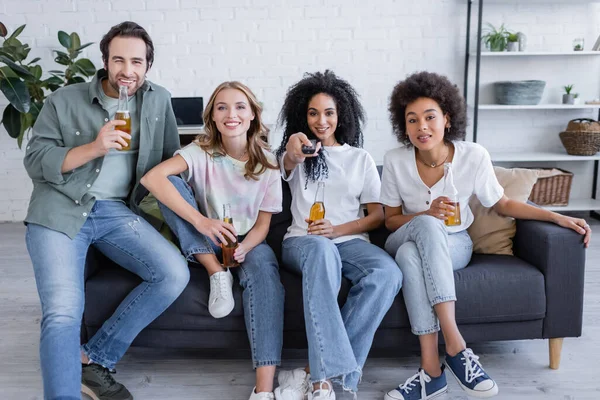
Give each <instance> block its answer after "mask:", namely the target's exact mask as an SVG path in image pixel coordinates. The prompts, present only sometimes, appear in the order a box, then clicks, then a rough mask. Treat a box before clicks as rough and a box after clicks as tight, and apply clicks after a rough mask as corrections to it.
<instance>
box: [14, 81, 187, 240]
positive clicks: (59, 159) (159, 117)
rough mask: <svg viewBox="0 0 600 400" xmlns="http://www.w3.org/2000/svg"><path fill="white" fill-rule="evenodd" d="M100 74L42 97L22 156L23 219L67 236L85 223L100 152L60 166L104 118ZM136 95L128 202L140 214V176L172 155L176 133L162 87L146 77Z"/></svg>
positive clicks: (167, 95)
mask: <svg viewBox="0 0 600 400" xmlns="http://www.w3.org/2000/svg"><path fill="white" fill-rule="evenodd" d="M104 77H106V71H105V70H100V71H98V73H97V74H96V76H95V77H94V79H93V80H92V81H91V82H87V83H79V84H75V85H69V86H66V87H64V88H61V89H59V90H57V91H56V92H54V93H52V94H51V95H50V96H48V98H47V99H46V101H45V103H44V106H43V107H42V110H41V112H40V115H39V116H38V118H37V120H36V122H35V126H34V127H33V134H32V136H31V140H30V141H29V143H28V144H27V150H26V153H25V158H24V161H23V163H24V165H25V169H26V170H27V173H28V174H29V176H30V177H31V180H32V181H33V193H32V194H31V200H30V202H29V208H28V210H27V217H26V218H25V222H26V223H32V224H39V225H42V226H45V227H47V228H50V229H54V230H56V231H59V232H63V233H65V234H66V235H68V236H69V237H70V238H74V237H75V236H76V235H77V233H78V232H79V230H80V229H81V227H82V226H83V224H84V223H85V220H86V219H87V216H88V214H89V213H90V210H91V209H92V207H93V205H94V202H95V199H94V197H93V196H91V195H90V194H89V193H88V192H89V190H90V188H91V187H92V185H93V184H94V181H95V180H96V178H97V177H98V174H99V173H100V171H101V170H102V164H103V161H104V157H98V158H96V159H94V160H92V161H89V162H88V163H86V164H84V165H82V166H80V167H78V168H75V169H74V170H72V171H68V172H66V173H62V172H61V168H62V164H63V162H64V159H65V156H66V155H67V152H68V151H69V150H70V149H72V148H74V147H77V146H81V145H84V144H87V143H91V142H93V141H94V140H95V139H96V137H97V136H98V132H99V131H100V129H101V128H102V126H104V125H105V124H106V123H107V122H108V118H109V116H108V113H107V112H106V111H105V110H104V109H103V108H102V106H101V105H100V104H99V102H98V97H99V94H98V81H99V80H100V79H102V78H104ZM136 100H137V104H138V115H139V116H140V121H139V126H140V146H139V153H138V159H137V163H136V170H135V182H134V185H133V189H132V191H131V193H130V195H129V201H128V203H129V207H130V208H131V209H132V210H133V211H134V212H135V213H137V214H139V213H140V210H139V203H140V201H141V200H142V198H143V197H144V196H145V195H146V194H147V193H148V192H147V191H146V190H145V188H144V187H143V186H141V185H140V179H141V178H142V176H144V174H145V173H146V172H148V171H149V170H150V169H151V168H152V167H154V166H155V165H157V164H158V163H160V162H161V161H162V160H165V159H167V158H170V157H171V156H172V155H173V153H174V152H175V151H176V150H177V149H178V148H179V135H178V132H177V123H176V121H175V115H174V114H173V108H172V106H171V95H170V93H169V92H168V91H167V90H166V89H164V88H163V87H161V86H159V85H156V84H154V83H150V82H149V81H146V82H144V84H143V85H142V87H141V88H140V89H139V90H138V91H137V92H136ZM114 173H115V174H118V173H119V171H114Z"/></svg>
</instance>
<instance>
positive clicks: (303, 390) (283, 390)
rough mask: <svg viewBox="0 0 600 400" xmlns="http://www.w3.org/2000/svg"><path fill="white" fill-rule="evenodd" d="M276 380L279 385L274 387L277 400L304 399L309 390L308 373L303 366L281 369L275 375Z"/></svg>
mask: <svg viewBox="0 0 600 400" xmlns="http://www.w3.org/2000/svg"><path fill="white" fill-rule="evenodd" d="M277 381H279V387H278V388H276V389H275V398H276V399H277V400H306V396H307V395H308V393H310V392H311V384H310V375H309V374H307V373H306V371H305V370H304V368H297V369H293V370H291V371H283V370H281V371H279V375H277Z"/></svg>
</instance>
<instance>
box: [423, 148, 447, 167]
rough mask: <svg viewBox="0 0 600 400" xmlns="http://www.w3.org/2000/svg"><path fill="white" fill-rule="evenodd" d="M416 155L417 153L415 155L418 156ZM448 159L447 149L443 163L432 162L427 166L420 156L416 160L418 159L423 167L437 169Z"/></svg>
mask: <svg viewBox="0 0 600 400" xmlns="http://www.w3.org/2000/svg"><path fill="white" fill-rule="evenodd" d="M446 147H448V146H446ZM418 154H419V153H417V155H418ZM448 157H450V149H448V152H447V153H446V158H444V161H442V162H441V163H435V162H432V163H431V164H428V163H426V162H425V160H423V158H421V156H420V155H418V157H417V158H418V160H419V161H421V163H422V164H423V165H425V166H427V167H429V168H437V167H439V166H441V165H444V164H445V163H446V161H447V160H448Z"/></svg>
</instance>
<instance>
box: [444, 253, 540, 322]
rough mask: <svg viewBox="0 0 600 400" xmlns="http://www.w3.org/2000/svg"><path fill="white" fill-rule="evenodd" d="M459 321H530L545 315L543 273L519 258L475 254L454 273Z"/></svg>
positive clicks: (457, 319) (457, 317) (457, 318)
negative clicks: (466, 264)
mask: <svg viewBox="0 0 600 400" xmlns="http://www.w3.org/2000/svg"><path fill="white" fill-rule="evenodd" d="M454 280H455V283H456V297H457V302H456V321H457V322H458V323H459V324H473V323H478V324H479V323H485V322H505V321H528V320H534V319H540V318H544V317H545V315H546V292H545V282H544V275H543V274H542V273H541V272H540V271H539V270H538V269H537V268H535V267H534V266H532V265H531V264H529V263H527V262H525V261H523V260H521V259H520V258H517V257H512V256H504V255H482V254H474V255H473V258H472V259H471V262H470V264H469V265H468V266H467V267H466V268H464V269H461V270H458V271H456V272H455V273H454Z"/></svg>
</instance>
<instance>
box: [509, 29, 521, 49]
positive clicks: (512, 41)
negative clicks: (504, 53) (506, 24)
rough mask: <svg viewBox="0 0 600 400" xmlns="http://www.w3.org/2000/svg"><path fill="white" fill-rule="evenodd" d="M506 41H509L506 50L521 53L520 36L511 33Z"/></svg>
mask: <svg viewBox="0 0 600 400" xmlns="http://www.w3.org/2000/svg"><path fill="white" fill-rule="evenodd" d="M506 40H507V41H508V43H507V46H506V50H508V51H519V35H518V34H517V33H512V32H511V33H509V34H508V36H507V37H506Z"/></svg>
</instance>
